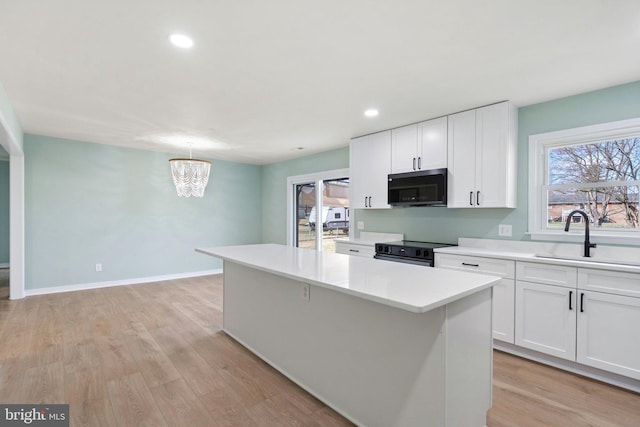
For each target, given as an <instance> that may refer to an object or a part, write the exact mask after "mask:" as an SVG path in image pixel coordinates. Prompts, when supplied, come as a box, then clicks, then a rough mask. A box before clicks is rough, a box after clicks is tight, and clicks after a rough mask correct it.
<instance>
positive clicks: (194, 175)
mask: <svg viewBox="0 0 640 427" xmlns="http://www.w3.org/2000/svg"><path fill="white" fill-rule="evenodd" d="M169 164H170V165H171V175H172V176H173V183H174V184H175V185H176V192H177V193H178V196H179V197H191V196H194V197H203V196H204V189H205V188H206V187H207V182H209V171H210V169H211V162H210V161H208V160H199V159H194V158H193V156H192V155H191V144H189V158H188V159H171V160H169Z"/></svg>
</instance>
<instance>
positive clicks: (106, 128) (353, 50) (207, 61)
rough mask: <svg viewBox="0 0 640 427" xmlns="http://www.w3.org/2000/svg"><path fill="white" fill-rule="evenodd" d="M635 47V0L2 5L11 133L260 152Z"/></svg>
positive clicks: (256, 155) (602, 60)
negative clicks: (188, 41)
mask: <svg viewBox="0 0 640 427" xmlns="http://www.w3.org/2000/svg"><path fill="white" fill-rule="evenodd" d="M173 32H181V33H184V34H188V35H190V36H191V37H192V38H193V39H194V41H195V46H194V47H193V48H192V49H190V50H180V49H177V48H175V47H173V46H172V45H170V44H169V42H168V37H169V35H170V34H171V33H173ZM638 52H640V1H638V0H563V1H558V0H486V1H479V0H440V1H435V0H415V1H412V0H394V1H391V0H388V1H374V0H325V1H315V2H311V1H306V0H288V1H287V0H270V1H258V0H245V1H241V0H237V1H233V0H180V1H178V0H109V1H105V0H57V1H41V0H0V82H2V84H3V85H4V88H5V90H6V92H7V93H8V95H9V99H10V101H11V104H12V105H13V107H14V109H15V112H16V114H17V116H18V119H19V121H20V123H21V125H22V127H23V130H24V131H25V132H27V133H34V134H42V135H50V136H55V137H62V138H69V139H77V140H81V141H89V142H99V143H105V144H114V145H121V146H128V147H135V148H142V149H149V150H157V151H166V152H172V153H179V154H187V153H188V146H187V142H192V143H193V144H194V145H193V149H194V156H203V157H209V158H214V159H223V160H231V161H238V162H244V163H256V164H265V163H270V162H274V161H278V160H284V159H289V158H294V157H299V156H302V155H307V154H310V153H315V152H320V151H325V150H328V149H332V148H337V147H343V146H346V145H347V143H348V141H349V139H350V138H352V137H354V136H358V135H363V134H366V133H371V132H375V131H379V130H384V129H389V128H392V127H396V126H400V125H403V124H408V123H412V122H416V121H420V120H424V119H428V118H432V117H437V116H441V115H445V114H448V113H453V112H456V111H461V110H464V109H468V108H473V107H478V106H481V105H486V104H490V103H493V102H496V101H501V100H507V99H508V100H511V101H512V102H513V103H515V104H516V105H517V106H520V107H522V106H525V105H530V104H534V103H538V102H541V101H546V100H550V99H555V98H560V97H563V96H567V95H573V94H577V93H582V92H586V91H590V90H593V89H600V88H605V87H609V86H613V85H617V84H621V83H626V82H631V81H636V80H638V79H639V78H640V56H639V55H638ZM370 107H375V108H378V109H379V110H380V115H379V116H378V117H377V118H374V119H368V118H365V117H364V116H363V111H364V110H365V109H366V108H370ZM297 147H303V148H304V150H302V151H300V150H296V148H297Z"/></svg>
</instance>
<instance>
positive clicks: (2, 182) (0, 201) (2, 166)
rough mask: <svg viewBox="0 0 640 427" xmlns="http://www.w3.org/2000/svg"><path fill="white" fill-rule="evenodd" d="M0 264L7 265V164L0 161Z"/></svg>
mask: <svg viewBox="0 0 640 427" xmlns="http://www.w3.org/2000/svg"><path fill="white" fill-rule="evenodd" d="M0 264H9V162H7V161H2V160H0Z"/></svg>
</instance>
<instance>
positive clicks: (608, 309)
mask: <svg viewBox="0 0 640 427" xmlns="http://www.w3.org/2000/svg"><path fill="white" fill-rule="evenodd" d="M579 292H580V294H579V295H580V297H579V298H580V301H579V312H578V329H577V337H578V338H577V339H578V347H577V362H578V363H583V364H585V365H589V366H593V367H595V368H600V369H604V370H607V371H609V372H615V373H616V374H620V375H625V376H628V377H631V378H635V379H638V380H640V298H633V297H627V296H620V295H611V294H605V293H601V292H589V291H579Z"/></svg>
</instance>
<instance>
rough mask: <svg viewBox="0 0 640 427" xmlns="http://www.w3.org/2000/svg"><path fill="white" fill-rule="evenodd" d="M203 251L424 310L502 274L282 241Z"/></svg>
mask: <svg viewBox="0 0 640 427" xmlns="http://www.w3.org/2000/svg"><path fill="white" fill-rule="evenodd" d="M196 251H197V252H201V253H203V254H207V255H211V256H214V257H217V258H222V259H223V260H225V261H230V262H235V263H238V264H241V265H245V266H248V267H252V268H255V269H258V270H261V271H265V272H267V273H272V274H276V275H280V276H283V277H287V278H290V279H293V280H297V281H301V282H304V283H308V284H311V285H316V286H322V287H324V288H328V289H333V290H335V291H337V292H343V293H345V294H349V295H353V296H357V297H360V298H363V299H366V300H370V301H375V302H378V303H381V304H385V305H389V306H392V307H396V308H400V309H403V310H407V311H411V312H414V313H424V312H427V311H429V310H432V309H434V308H437V307H441V306H443V305H445V304H448V303H450V302H452V301H455V300H458V299H460V298H463V297H465V296H468V295H471V294H473V293H475V292H478V291H480V290H483V289H486V288H489V287H491V286H492V285H493V284H494V283H495V282H496V281H498V280H499V279H500V278H499V277H497V276H488V275H483V274H477V273H466V272H462V271H454V270H447V269H440V268H430V267H424V266H419V265H412V264H404V263H399V262H393V261H384V260H377V259H373V258H365V257H355V256H349V255H344V254H336V253H329V252H317V251H314V250H311V249H300V248H294V247H291V246H283V245H276V244H262V245H242V246H219V247H213V248H197V249H196Z"/></svg>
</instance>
